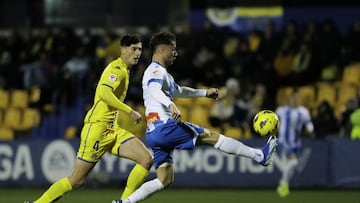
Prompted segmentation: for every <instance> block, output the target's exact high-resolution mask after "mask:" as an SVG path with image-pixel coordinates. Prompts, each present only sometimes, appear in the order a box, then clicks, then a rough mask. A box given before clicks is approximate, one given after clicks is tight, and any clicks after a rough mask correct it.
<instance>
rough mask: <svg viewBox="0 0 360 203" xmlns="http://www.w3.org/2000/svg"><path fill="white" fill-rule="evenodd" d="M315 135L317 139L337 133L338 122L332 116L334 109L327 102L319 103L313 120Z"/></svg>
mask: <svg viewBox="0 0 360 203" xmlns="http://www.w3.org/2000/svg"><path fill="white" fill-rule="evenodd" d="M314 125H315V134H316V137H317V138H325V136H327V135H329V134H332V133H337V132H339V122H338V120H337V119H336V117H335V115H334V109H333V108H332V107H331V105H330V103H329V102H328V101H326V100H325V101H323V102H322V103H320V105H319V106H318V109H317V115H316V117H315V118H314Z"/></svg>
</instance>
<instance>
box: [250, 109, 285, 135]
mask: <svg viewBox="0 0 360 203" xmlns="http://www.w3.org/2000/svg"><path fill="white" fill-rule="evenodd" d="M279 125H280V121H279V117H278V116H277V115H276V113H275V112H273V111H270V110H262V111H259V112H258V113H257V114H256V115H255V117H254V120H253V127H254V130H255V132H256V133H257V134H259V135H261V136H267V135H270V134H275V133H276V132H277V130H278V129H279Z"/></svg>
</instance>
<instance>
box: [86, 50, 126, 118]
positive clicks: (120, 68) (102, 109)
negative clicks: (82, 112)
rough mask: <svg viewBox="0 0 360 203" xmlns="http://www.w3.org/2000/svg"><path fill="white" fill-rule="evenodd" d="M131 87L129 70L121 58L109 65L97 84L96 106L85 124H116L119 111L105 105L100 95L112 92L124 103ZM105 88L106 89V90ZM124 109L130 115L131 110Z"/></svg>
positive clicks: (90, 111) (87, 115) (88, 113)
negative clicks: (104, 92) (103, 92)
mask: <svg viewBox="0 0 360 203" xmlns="http://www.w3.org/2000/svg"><path fill="white" fill-rule="evenodd" d="M128 86H129V69H128V67H127V65H126V64H125V63H124V61H123V60H122V59H121V58H120V57H119V58H118V59H116V60H113V61H112V62H110V63H109V64H108V66H107V67H106V68H105V69H104V71H103V73H102V74H101V77H100V80H99V82H98V84H97V87H96V91H95V96H94V104H93V106H92V107H91V109H89V111H88V112H87V114H86V116H85V119H84V123H93V122H108V123H112V124H116V122H115V121H116V119H117V114H118V110H119V109H116V108H114V107H112V106H110V105H109V104H107V103H105V102H104V101H103V100H102V99H101V97H100V94H101V93H102V91H108V90H110V91H112V92H113V93H114V95H115V96H116V97H117V98H118V99H119V100H120V101H121V102H124V99H125V97H126V93H127V90H128ZM104 87H105V88H104ZM124 106H125V108H124V109H122V110H124V111H125V112H127V113H130V111H131V108H130V107H128V106H127V105H125V104H124Z"/></svg>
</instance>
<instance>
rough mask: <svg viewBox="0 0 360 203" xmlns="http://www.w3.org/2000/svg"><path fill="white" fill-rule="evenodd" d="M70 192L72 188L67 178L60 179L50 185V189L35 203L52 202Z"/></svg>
mask: <svg viewBox="0 0 360 203" xmlns="http://www.w3.org/2000/svg"><path fill="white" fill-rule="evenodd" d="M70 190H72V186H71V183H70V181H69V179H68V178H67V177H66V178H62V179H60V180H58V181H57V182H55V183H54V184H52V185H51V186H50V188H49V189H48V190H47V191H46V192H45V193H44V194H43V195H42V196H41V197H40V198H39V199H37V200H36V201H35V203H50V202H53V201H55V200H57V199H59V198H60V197H62V195H63V194H65V193H66V192H69V191H70Z"/></svg>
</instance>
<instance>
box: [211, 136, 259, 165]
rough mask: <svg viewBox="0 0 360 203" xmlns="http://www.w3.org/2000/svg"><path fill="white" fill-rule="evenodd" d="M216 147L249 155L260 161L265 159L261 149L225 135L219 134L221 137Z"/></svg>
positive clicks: (239, 154)
mask: <svg viewBox="0 0 360 203" xmlns="http://www.w3.org/2000/svg"><path fill="white" fill-rule="evenodd" d="M214 147H215V148H216V149H219V150H220V151H223V152H225V153H228V154H234V155H238V156H244V157H248V158H250V159H253V160H255V161H257V162H260V161H262V160H263V159H264V154H263V153H262V151H261V150H260V149H254V148H252V147H249V146H246V145H245V144H243V143H242V142H240V141H237V140H235V139H233V138H230V137H226V136H224V135H220V136H219V139H218V141H217V142H216V144H215V145H214Z"/></svg>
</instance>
